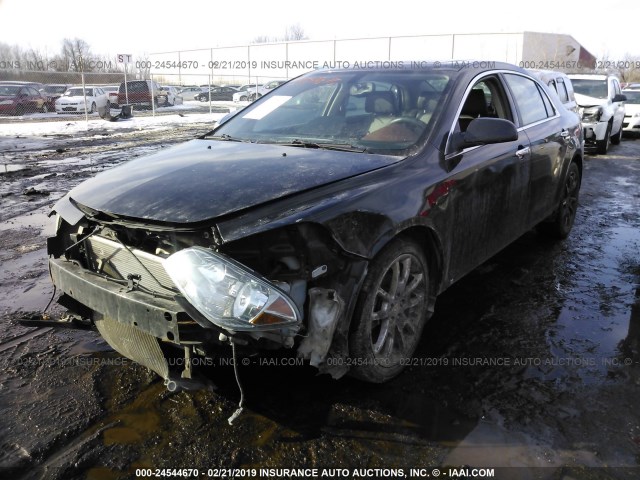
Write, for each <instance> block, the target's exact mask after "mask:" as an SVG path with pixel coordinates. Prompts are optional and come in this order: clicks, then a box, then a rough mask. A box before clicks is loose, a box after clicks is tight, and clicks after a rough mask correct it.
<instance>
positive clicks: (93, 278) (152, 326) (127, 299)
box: [49, 258, 189, 344]
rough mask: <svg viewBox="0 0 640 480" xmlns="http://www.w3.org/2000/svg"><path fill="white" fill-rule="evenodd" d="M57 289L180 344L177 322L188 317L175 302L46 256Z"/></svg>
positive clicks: (137, 326) (97, 309)
mask: <svg viewBox="0 0 640 480" xmlns="http://www.w3.org/2000/svg"><path fill="white" fill-rule="evenodd" d="M49 270H50V272H51V278H52V279H53V283H54V284H55V285H56V287H57V288H59V289H60V290H62V291H63V292H64V293H66V294H67V295H69V296H70V297H72V298H74V299H75V300H77V301H78V302H80V303H81V304H83V305H85V306H86V307H88V308H89V309H91V310H93V311H94V312H96V313H99V314H101V315H103V316H105V317H109V318H112V319H114V320H117V321H118V322H120V323H123V324H125V325H130V326H132V327H135V328H137V329H139V330H142V331H143V332H146V333H148V334H150V335H152V336H154V337H156V338H159V339H161V340H164V341H169V342H173V343H176V344H180V332H179V328H178V322H179V321H180V320H183V319H187V318H189V317H188V315H187V314H186V313H185V312H184V311H183V309H182V308H180V306H179V305H178V303H177V302H175V301H173V300H169V299H165V298H161V297H154V296H152V295H150V294H148V293H144V292H140V291H136V290H132V291H129V289H128V287H127V286H125V285H120V284H118V283H115V282H113V281H111V280H107V279H105V278H103V277H102V276H100V275H98V274H95V273H92V272H90V271H88V270H86V269H84V268H82V267H81V266H79V265H78V264H76V263H74V262H72V261H68V260H65V259H62V258H51V259H49Z"/></svg>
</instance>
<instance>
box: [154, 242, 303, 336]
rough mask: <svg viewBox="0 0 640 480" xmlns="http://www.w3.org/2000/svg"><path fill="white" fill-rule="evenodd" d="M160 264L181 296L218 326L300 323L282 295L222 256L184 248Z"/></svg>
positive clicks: (270, 326)
mask: <svg viewBox="0 0 640 480" xmlns="http://www.w3.org/2000/svg"><path fill="white" fill-rule="evenodd" d="M164 267H165V269H166V271H167V273H168V274H169V276H170V277H171V279H172V280H173V282H174V283H175V285H176V287H177V288H178V290H180V292H181V293H182V295H184V297H185V298H186V299H187V300H188V301H189V302H190V303H191V304H192V305H193V306H194V307H195V308H196V309H197V310H198V311H199V312H200V313H202V315H204V316H205V317H206V318H207V319H208V320H209V321H210V322H212V323H214V324H215V325H218V326H220V327H222V328H225V329H227V330H233V331H249V330H273V329H279V328H282V327H287V326H295V325H297V324H298V323H299V322H300V314H299V313H298V310H297V308H296V307H295V304H294V302H293V301H292V300H291V299H290V298H288V297H287V296H286V294H284V293H283V292H282V291H280V290H279V289H278V288H276V287H275V286H274V285H272V284H271V283H270V282H269V281H268V280H265V279H263V278H260V277H259V276H257V275H255V274H253V273H252V272H250V271H249V270H248V269H247V268H246V267H244V266H243V265H241V264H239V263H237V262H235V261H233V260H231V259H230V258H227V257H226V256H224V255H221V254H218V253H215V252H213V251H211V250H207V249H205V248H202V247H192V248H186V249H184V250H180V251H179V252H176V253H174V254H173V255H171V256H169V258H167V259H166V260H165V263H164Z"/></svg>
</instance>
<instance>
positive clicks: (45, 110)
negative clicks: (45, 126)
mask: <svg viewBox="0 0 640 480" xmlns="http://www.w3.org/2000/svg"><path fill="white" fill-rule="evenodd" d="M42 113H49V107H47V104H46V103H43V104H42Z"/></svg>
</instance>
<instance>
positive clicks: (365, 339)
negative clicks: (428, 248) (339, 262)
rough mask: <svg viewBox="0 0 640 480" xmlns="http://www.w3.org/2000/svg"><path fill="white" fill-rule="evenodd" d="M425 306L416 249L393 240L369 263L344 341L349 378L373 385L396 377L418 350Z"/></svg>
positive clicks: (425, 282)
mask: <svg viewBox="0 0 640 480" xmlns="http://www.w3.org/2000/svg"><path fill="white" fill-rule="evenodd" d="M428 302H429V269H428V265H427V260H426V258H425V255H424V253H423V252H422V250H421V249H420V247H419V246H418V245H416V244H415V243H414V242H412V241H410V240H406V239H396V240H394V241H392V242H391V243H390V244H389V245H387V246H386V247H385V248H384V249H383V250H382V251H381V252H380V254H379V255H378V256H377V257H376V258H375V259H374V260H373V262H372V263H371V269H370V270H369V273H368V274H367V277H366V279H365V281H364V284H363V286H362V291H361V293H360V297H359V299H358V303H357V305H356V311H355V313H354V319H353V320H354V324H353V326H352V329H351V334H350V337H349V346H350V351H351V360H352V368H351V371H350V374H352V375H353V376H355V377H357V378H360V379H361V380H366V381H369V382H374V383H383V382H386V381H388V380H391V379H392V378H393V377H395V376H396V375H398V374H399V373H400V372H401V371H402V369H403V368H404V366H405V364H406V360H407V359H408V358H410V357H411V355H412V354H413V352H414V351H415V349H416V346H417V345H418V342H419V340H420V335H421V334H422V329H423V327H424V324H425V322H426V318H427V313H428Z"/></svg>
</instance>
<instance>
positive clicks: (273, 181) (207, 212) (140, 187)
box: [54, 139, 401, 223]
mask: <svg viewBox="0 0 640 480" xmlns="http://www.w3.org/2000/svg"><path fill="white" fill-rule="evenodd" d="M399 160H401V157H396V156H386V155H370V154H366V153H353V152H342V151H332V150H320V149H311V148H301V147H286V146H279V145H273V144H254V143H239V142H233V141H219V140H206V139H205V140H202V139H201V140H192V141H190V142H187V143H185V144H182V145H179V146H176V147H173V148H170V149H167V150H166V151H162V152H160V153H156V154H154V155H150V156H147V157H144V158H140V159H137V160H133V161H130V162H127V163H126V164H124V165H121V166H119V167H116V168H113V169H111V170H108V171H106V172H103V173H100V174H98V175H97V176H95V177H94V178H92V179H90V180H87V181H86V182H84V183H82V184H81V185H79V186H78V187H76V188H74V189H73V190H72V191H71V192H69V193H68V194H67V195H66V196H65V197H64V198H63V199H61V200H60V202H59V203H62V202H66V201H68V200H69V199H71V201H72V202H74V203H77V204H81V205H84V206H87V207H89V208H91V209H94V210H98V211H101V212H105V213H111V214H115V215H118V216H125V217H130V218H137V219H143V220H149V221H154V222H167V223H195V222H201V221H205V220H210V219H214V218H216V217H220V216H222V215H227V214H230V213H234V212H237V211H240V210H243V209H247V208H251V207H254V206H257V205H260V204H263V203H265V202H268V201H270V200H275V199H278V198H282V197H284V196H287V195H291V194H295V193H298V192H302V191H305V190H309V189H313V188H316V187H319V186H322V185H325V184H328V183H332V182H336V181H338V180H342V179H345V178H349V177H352V176H355V175H359V174H362V173H365V172H369V171H371V170H375V169H378V168H381V167H384V166H387V165H390V164H392V163H395V162H398V161H399ZM58 207H59V205H56V206H55V207H54V210H56V211H58V212H59V211H60V208H58Z"/></svg>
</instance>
